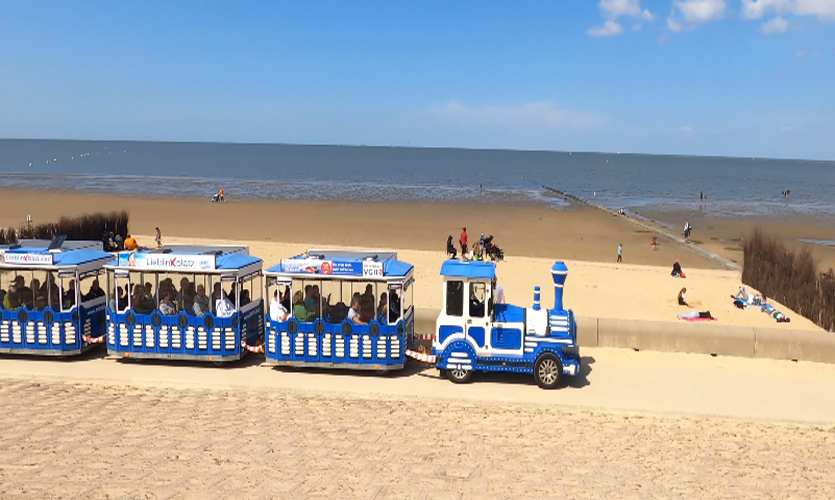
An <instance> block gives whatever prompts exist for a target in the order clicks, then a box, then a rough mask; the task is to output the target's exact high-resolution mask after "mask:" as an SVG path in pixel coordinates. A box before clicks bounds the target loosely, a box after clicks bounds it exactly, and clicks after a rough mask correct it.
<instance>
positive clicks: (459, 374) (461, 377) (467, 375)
mask: <svg viewBox="0 0 835 500" xmlns="http://www.w3.org/2000/svg"><path fill="white" fill-rule="evenodd" d="M446 377H447V378H448V379H449V381H450V382H452V383H454V384H466V383H467V382H469V381H470V380H472V378H473V371H472V370H463V369H461V368H452V369H448V370H447V371H446Z"/></svg>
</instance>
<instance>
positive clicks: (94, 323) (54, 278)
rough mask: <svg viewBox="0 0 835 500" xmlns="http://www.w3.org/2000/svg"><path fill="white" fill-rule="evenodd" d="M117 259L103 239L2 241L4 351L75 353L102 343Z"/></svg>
mask: <svg viewBox="0 0 835 500" xmlns="http://www.w3.org/2000/svg"><path fill="white" fill-rule="evenodd" d="M112 259H113V256H112V255H111V254H109V253H107V252H105V251H103V250H102V243H101V242H100V241H98V242H97V241H66V237H65V236H59V237H56V238H55V239H54V240H52V241H49V240H21V241H20V243H19V244H16V245H3V246H0V290H2V291H0V309H2V310H0V313H2V314H0V352H5V353H15V354H35V355H47V356H71V355H76V354H80V353H82V352H84V351H86V350H88V349H90V348H91V347H93V346H94V345H95V344H97V343H100V342H101V340H102V339H103V337H102V336H103V335H104V332H105V296H104V295H105V294H104V290H103V289H101V288H100V287H99V278H100V276H101V275H102V274H103V272H104V271H103V269H102V266H103V265H104V264H105V263H107V262H108V261H110V260H112ZM13 290H14V291H13Z"/></svg>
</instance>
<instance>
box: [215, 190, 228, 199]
mask: <svg viewBox="0 0 835 500" xmlns="http://www.w3.org/2000/svg"><path fill="white" fill-rule="evenodd" d="M217 194H218V195H219V196H220V201H226V197H225V196H224V192H223V188H220V191H218V192H217Z"/></svg>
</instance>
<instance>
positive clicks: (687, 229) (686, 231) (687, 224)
mask: <svg viewBox="0 0 835 500" xmlns="http://www.w3.org/2000/svg"><path fill="white" fill-rule="evenodd" d="M692 229H693V226H691V225H690V222H689V221H688V220H687V219H684V239H685V241H686V240H689V239H690V231H691V230H692Z"/></svg>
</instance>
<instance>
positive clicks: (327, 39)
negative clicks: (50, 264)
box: [0, 0, 835, 160]
mask: <svg viewBox="0 0 835 500" xmlns="http://www.w3.org/2000/svg"><path fill="white" fill-rule="evenodd" d="M0 110H1V111H0V137H3V138H62V139H98V140H105V139H113V140H161V141H220V142H245V143H251V142H258V143H301V144H357V145H359V144H364V145H386V146H388V145H397V146H406V145H410V146H422V147H465V148H508V149H535V150H561V151H603V152H616V151H620V152H636V153H639V152H644V153H659V154H686V155H690V154H698V155H721V156H742V157H748V156H752V157H780V158H809V159H822V160H835V0H600V1H594V0H551V1H541V2H540V1H533V0H531V1H526V2H507V1H504V2H498V1H488V0H480V1H465V0H460V1H455V2H449V1H435V0H421V1H411V2H407V1H398V0H388V1H385V0H380V1H376V2H375V1H361V0H357V1H351V2H346V1H338V0H337V1H326V0H310V1H307V2H299V1H293V2H289V1H288V2H283V1H278V0H275V1H254V0H253V1H247V2H233V1H226V2H224V1H211V0H203V1H188V0H177V1H173V2H172V1H156V0H146V1H141V2H140V1H126V2H113V1H112V0H109V1H83V2H82V1H75V0H62V1H57V0H56V1H39V0H27V1H26V2H20V1H17V0H0Z"/></svg>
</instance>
